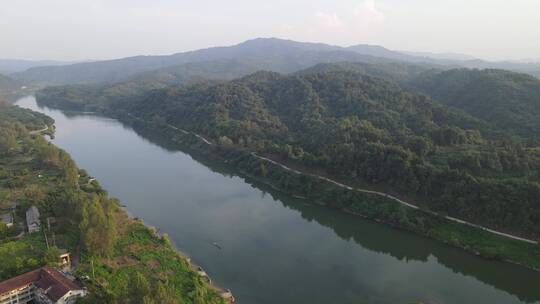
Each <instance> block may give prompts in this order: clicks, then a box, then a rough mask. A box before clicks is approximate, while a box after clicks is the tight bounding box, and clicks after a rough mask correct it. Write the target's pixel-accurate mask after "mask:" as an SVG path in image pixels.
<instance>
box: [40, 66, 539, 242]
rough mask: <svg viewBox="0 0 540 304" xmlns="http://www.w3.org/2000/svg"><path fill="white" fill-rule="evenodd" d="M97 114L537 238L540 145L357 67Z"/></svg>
mask: <svg viewBox="0 0 540 304" xmlns="http://www.w3.org/2000/svg"><path fill="white" fill-rule="evenodd" d="M85 94H86V93H83V92H82V91H80V89H78V88H74V87H63V88H52V89H48V90H46V91H43V92H41V94H40V95H38V98H39V100H38V101H39V102H40V103H42V104H48V105H60V106H62V105H69V104H73V102H72V100H74V97H75V98H79V99H78V100H79V105H81V104H82V105H84V106H87V103H88V102H90V103H92V100H93V99H92V98H84V96H85ZM86 95H87V94H86ZM113 101H114V102H113ZM96 108H97V109H101V110H103V111H105V112H107V113H109V114H112V115H115V116H117V117H118V116H119V117H126V118H127V117H128V116H129V115H128V114H130V115H135V116H138V117H141V118H144V119H145V120H146V121H149V122H151V123H152V122H153V124H154V125H158V126H162V127H165V126H166V124H172V125H175V126H177V127H180V128H184V129H188V130H191V131H194V132H197V133H200V134H203V135H204V136H207V137H208V138H210V139H212V140H213V141H215V142H217V143H220V144H222V145H233V146H235V147H238V148H242V149H247V150H250V151H257V152H259V153H261V154H264V155H267V156H269V157H273V158H277V159H280V160H281V161H284V162H287V163H291V164H296V165H299V166H302V167H304V168H309V170H317V171H318V172H325V174H328V175H330V176H333V177H335V178H338V179H342V180H344V181H347V182H348V183H351V184H356V183H362V184H365V185H369V186H370V187H373V188H376V189H385V191H388V192H391V193H395V194H398V195H405V196H407V197H409V198H411V199H412V200H413V201H415V202H416V203H418V204H424V205H425V206H427V207H428V208H431V209H433V210H437V211H440V212H443V213H448V214H450V215H453V216H457V217H459V218H462V219H465V220H469V221H472V222H475V223H479V224H482V225H485V226H489V227H492V228H496V229H500V230H504V231H508V232H512V233H515V234H519V235H524V236H529V237H533V238H540V201H539V200H538V197H540V184H539V180H540V173H539V172H540V148H538V147H535V146H524V145H523V144H522V143H520V142H519V141H516V142H514V141H512V140H510V139H508V138H506V137H505V136H503V135H501V134H500V133H498V132H499V131H500V130H498V129H497V127H496V126H494V125H493V124H492V123H491V122H487V121H484V120H480V119H478V118H474V117H472V116H470V115H468V114H466V113H465V112H463V111H461V110H458V109H454V108H451V107H448V106H446V105H444V104H440V103H438V102H436V101H434V100H432V99H430V98H429V97H427V96H425V95H422V94H416V93H411V92H407V91H404V90H402V89H401V88H400V86H399V85H398V84H396V83H394V82H391V81H385V80H381V79H379V78H375V77H371V76H366V75H364V74H362V73H360V72H356V71H339V70H338V71H323V72H314V73H307V74H299V75H291V76H283V75H280V74H277V73H271V72H258V73H255V74H253V75H250V76H247V77H244V78H242V79H238V80H235V81H230V82H226V83H220V84H197V85H192V86H179V87H172V88H165V89H160V90H154V91H149V92H145V93H141V94H138V95H137V96H134V97H133V98H130V99H117V100H108V101H106V102H102V103H100V104H99V105H97V106H96Z"/></svg>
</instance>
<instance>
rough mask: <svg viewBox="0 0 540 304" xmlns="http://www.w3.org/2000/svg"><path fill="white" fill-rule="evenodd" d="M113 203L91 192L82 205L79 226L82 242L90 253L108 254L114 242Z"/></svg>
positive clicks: (115, 236)
mask: <svg viewBox="0 0 540 304" xmlns="http://www.w3.org/2000/svg"><path fill="white" fill-rule="evenodd" d="M113 212H114V211H113V205H112V203H111V202H110V200H109V199H107V198H106V197H103V196H99V195H97V194H92V196H91V198H90V201H89V202H88V203H87V204H86V205H85V206H84V208H83V212H82V220H81V224H80V228H81V230H82V231H83V234H84V244H85V247H86V249H87V250H88V251H89V253H90V254H91V255H96V256H109V255H110V254H111V252H112V249H113V246H114V244H115V243H116V238H117V232H116V222H115V220H114V214H113Z"/></svg>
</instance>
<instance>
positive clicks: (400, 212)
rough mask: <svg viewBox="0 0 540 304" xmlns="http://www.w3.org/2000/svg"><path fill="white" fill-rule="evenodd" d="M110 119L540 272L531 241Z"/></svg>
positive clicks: (297, 190) (317, 199)
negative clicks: (496, 232)
mask: <svg viewBox="0 0 540 304" xmlns="http://www.w3.org/2000/svg"><path fill="white" fill-rule="evenodd" d="M116 117H117V118H118V119H119V120H121V121H124V122H125V123H127V124H131V125H133V124H136V125H138V126H140V127H142V128H154V129H156V130H159V131H160V132H166V134H167V135H168V136H169V137H170V138H171V140H173V141H176V142H183V144H184V145H187V146H189V147H190V149H191V150H192V152H193V153H202V154H204V155H207V156H208V157H213V158H216V159H219V160H220V161H222V162H227V163H228V164H229V165H231V166H233V167H235V168H236V169H237V170H240V171H241V172H242V174H245V175H249V176H250V177H252V178H255V179H257V180H259V181H260V182H263V183H265V184H267V185H269V186H271V187H272V188H274V189H277V190H280V191H283V192H285V193H287V194H289V195H291V196H293V197H300V198H305V199H306V200H307V201H308V202H310V203H317V204H319V205H325V206H328V207H331V208H337V209H340V210H342V211H345V212H348V213H351V214H356V215H361V216H363V217H365V218H368V219H372V220H375V221H378V222H384V223H386V224H388V225H391V226H393V227H396V228H400V229H405V230H408V231H412V232H415V233H417V234H421V235H424V236H427V237H429V238H433V239H437V240H439V241H442V242H444V243H447V244H450V245H452V246H454V247H458V248H462V249H464V250H466V251H468V252H470V253H473V254H475V255H478V256H482V257H484V258H487V259H495V260H501V261H507V262H511V263H514V264H519V265H522V266H524V267H527V268H530V269H533V270H537V271H538V270H539V269H540V246H538V245H536V244H534V243H533V242H534V241H533V240H526V241H522V240H518V239H512V238H507V237H505V236H503V235H498V234H493V233H492V232H491V231H488V230H485V229H483V228H482V227H475V225H474V224H472V225H468V224H466V223H462V222H461V221H460V220H457V219H456V220H452V218H447V217H445V216H439V215H438V214H435V213H433V212H430V211H426V210H421V209H419V208H418V207H416V206H414V207H412V208H411V207H409V206H405V205H404V204H399V203H396V201H395V200H393V199H392V198H388V197H385V195H384V194H383V195H381V194H380V193H378V194H375V193H370V192H369V191H365V192H363V193H354V192H357V191H355V190H354V189H352V187H350V186H347V185H343V186H340V185H338V184H336V183H333V182H331V181H328V180H325V179H324V178H322V179H321V178H320V177H314V176H309V175H305V174H303V173H302V172H299V171H298V170H294V169H291V170H287V169H285V168H283V167H282V164H276V163H274V164H272V163H271V162H269V161H267V160H266V159H262V158H259V157H255V156H254V155H253V154H252V153H250V152H248V151H243V150H239V149H235V148H234V147H232V146H220V145H215V144H209V142H210V141H209V140H207V139H206V140H204V141H203V140H201V138H200V135H199V136H197V135H195V134H192V133H191V132H189V131H186V130H180V129H178V128H171V127H170V126H163V125H150V124H148V123H146V122H144V121H141V120H138V119H135V118H133V117H131V118H126V117H118V116H116ZM295 171H296V172H295ZM527 241H529V242H527Z"/></svg>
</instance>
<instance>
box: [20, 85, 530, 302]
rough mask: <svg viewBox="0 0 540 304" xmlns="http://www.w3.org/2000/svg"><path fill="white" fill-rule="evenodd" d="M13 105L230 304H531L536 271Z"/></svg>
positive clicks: (82, 119)
mask: <svg viewBox="0 0 540 304" xmlns="http://www.w3.org/2000/svg"><path fill="white" fill-rule="evenodd" d="M17 104H18V105H19V106H21V107H26V108H30V109H33V110H36V111H39V112H42V113H44V114H47V115H49V116H51V117H52V118H54V119H55V121H56V123H55V125H56V136H55V139H54V140H53V142H54V143H55V144H56V145H58V146H59V147H61V148H62V149H64V150H66V151H67V152H69V153H70V154H71V156H72V157H73V159H74V160H75V161H76V162H77V164H78V165H79V167H81V168H84V169H86V170H87V171H88V172H89V173H90V175H92V176H94V177H96V178H97V179H98V180H99V181H100V183H101V184H102V186H103V188H105V189H106V190H107V191H108V192H109V194H110V195H111V196H113V197H117V198H119V199H120V200H121V201H122V203H123V204H125V205H126V208H127V210H128V211H129V212H130V213H131V214H132V215H133V216H136V217H140V218H142V219H144V221H145V222H146V223H148V224H150V225H153V226H156V227H158V228H159V229H160V230H161V231H163V232H166V233H168V234H169V237H170V238H171V240H172V241H173V243H174V244H175V245H176V246H177V247H178V248H179V249H180V250H181V251H183V252H184V253H186V254H188V255H189V256H191V257H192V259H193V260H194V261H195V262H196V263H197V264H199V265H201V266H202V267H203V268H204V269H205V270H206V271H207V272H208V273H209V274H210V276H211V277H212V279H213V281H214V282H215V283H216V284H217V285H218V286H223V287H226V288H229V289H231V290H232V291H233V293H234V294H235V296H236V298H237V301H238V303H241V304H246V303H250V304H251V303H259V304H265V303H295V304H301V303H310V304H317V303H321V304H322V303H325V304H328V303H339V304H341V303H343V304H348V303H351V304H352V303H355V304H357V303H377V304H378V303H381V304H382V303H385V304H386V303H392V304H395V303H403V304H406V303H411V302H414V301H423V302H424V303H426V304H428V303H433V304H439V303H449V304H450V303H452V304H453V303H475V304H480V303H489V304H497V303H501V304H512V303H540V273H538V272H534V271H530V270H527V269H524V268H521V267H517V266H514V265H510V264H506V263H500V262H495V261H488V260H484V259H481V258H478V257H476V256H473V255H470V254H467V253H465V252H463V251H461V250H459V249H455V248H452V247H449V246H447V245H444V244H442V243H439V242H436V241H433V240H429V239H426V238H423V237H420V236H417V235H414V234H411V233H408V232H404V231H400V230H396V229H393V228H389V227H387V226H384V225H381V224H377V223H374V222H371V221H368V220H363V219H361V218H358V217H355V216H352V215H348V214H344V213H342V212H339V211H335V210H332V209H328V208H325V207H320V206H315V205H310V204H307V203H306V202H304V201H301V200H295V199H291V198H290V197H287V196H286V195H283V194H280V193H276V192H275V191H272V190H270V189H267V188H266V187H264V185H258V184H256V183H254V182H253V181H251V180H249V179H247V178H245V177H242V176H239V175H238V173H237V172H235V170H234V168H229V167H227V166H225V165H224V164H216V163H212V162H211V161H209V160H205V159H201V158H200V157H197V156H196V155H189V154H187V153H185V152H183V151H182V147H177V146H175V145H174V144H172V143H170V142H168V141H167V139H166V138H162V137H161V136H160V134H153V133H152V132H148V131H144V130H137V131H136V130H133V129H132V128H130V127H129V126H125V125H123V124H121V123H120V122H118V121H115V120H113V119H108V118H103V117H99V116H93V115H81V114H73V113H71V114H69V113H63V112H61V111H58V110H53V109H47V108H39V107H38V106H37V105H36V102H35V99H34V97H32V96H28V97H24V98H21V99H20V100H18V101H17ZM214 243H217V244H219V246H215V245H214Z"/></svg>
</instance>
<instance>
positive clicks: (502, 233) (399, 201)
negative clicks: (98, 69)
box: [128, 113, 538, 244]
mask: <svg viewBox="0 0 540 304" xmlns="http://www.w3.org/2000/svg"><path fill="white" fill-rule="evenodd" d="M128 115H129V116H131V117H133V118H136V119H138V120H142V119H141V118H138V117H136V116H134V115H132V114H129V113H128ZM167 126H168V127H169V128H172V129H174V130H177V131H180V132H182V133H184V134H193V135H195V136H197V137H198V138H199V139H201V140H202V141H203V142H204V143H206V144H207V145H213V143H212V142H211V141H210V140H208V139H206V138H204V137H203V136H201V135H199V134H197V133H194V132H191V131H186V130H184V129H180V128H178V127H175V126H173V125H170V124H168V125H167ZM251 155H252V156H254V157H256V158H258V159H261V160H264V161H267V162H269V163H272V164H274V165H276V166H279V167H281V168H282V169H284V170H287V171H289V172H293V173H295V174H299V175H306V176H311V177H315V178H318V179H320V180H324V181H326V182H329V183H332V184H334V185H336V186H338V187H341V188H344V189H347V190H350V191H358V192H362V193H368V194H374V195H379V196H382V197H385V198H387V199H390V200H393V201H395V202H398V203H400V204H401V205H404V206H407V207H409V208H413V209H416V210H421V211H424V212H427V213H430V214H432V215H436V216H442V217H444V218H445V219H447V220H449V221H452V222H455V223H459V224H463V225H467V226H470V227H474V228H478V229H481V230H484V231H487V232H490V233H493V234H496V235H500V236H504V237H507V238H510V239H514V240H518V241H523V242H527V243H530V244H538V242H537V241H535V240H531V239H527V238H523V237H519V236H515V235H512V234H508V233H504V232H500V231H497V230H493V229H490V228H487V227H484V226H480V225H477V224H474V223H471V222H467V221H464V220H461V219H458V218H455V217H451V216H443V215H441V214H438V213H437V212H434V211H431V210H427V209H424V208H420V207H418V206H416V205H413V204H411V203H407V202H405V201H403V200H400V199H399V198H397V197H395V196H392V195H390V194H388V193H384V192H378V191H372V190H367V189H361V188H353V187H351V186H347V185H345V184H342V183H340V182H338V181H335V180H333V179H330V178H327V177H324V176H320V175H316V174H311V173H307V172H301V171H298V170H296V169H293V168H290V167H287V166H286V165H284V164H282V163H279V162H277V161H274V160H272V159H269V158H266V157H264V156H260V155H258V154H257V153H255V152H251Z"/></svg>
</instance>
